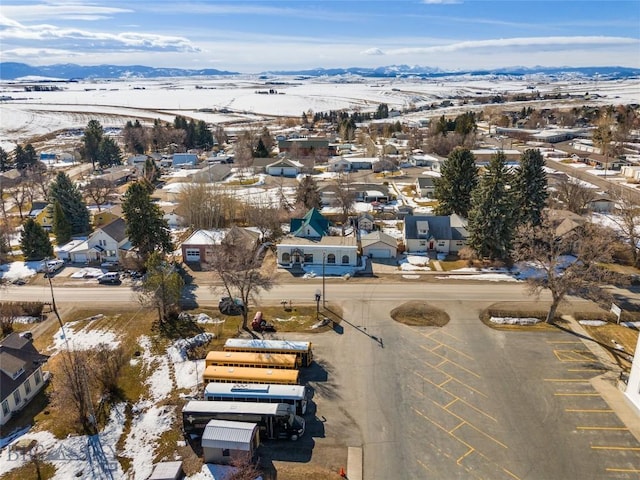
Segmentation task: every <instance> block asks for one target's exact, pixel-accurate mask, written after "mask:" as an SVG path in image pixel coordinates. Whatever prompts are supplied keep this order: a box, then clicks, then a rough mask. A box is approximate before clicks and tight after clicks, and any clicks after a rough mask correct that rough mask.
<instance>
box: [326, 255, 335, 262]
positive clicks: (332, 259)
mask: <svg viewBox="0 0 640 480" xmlns="http://www.w3.org/2000/svg"><path fill="white" fill-rule="evenodd" d="M327 263H336V256H335V255H334V254H333V253H330V254H329V255H327Z"/></svg>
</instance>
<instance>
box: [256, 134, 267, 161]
mask: <svg viewBox="0 0 640 480" xmlns="http://www.w3.org/2000/svg"><path fill="white" fill-rule="evenodd" d="M253 156H254V157H256V158H269V150H267V147H266V146H265V145H264V142H263V141H262V138H259V139H258V146H257V147H256V149H255V150H254V152H253Z"/></svg>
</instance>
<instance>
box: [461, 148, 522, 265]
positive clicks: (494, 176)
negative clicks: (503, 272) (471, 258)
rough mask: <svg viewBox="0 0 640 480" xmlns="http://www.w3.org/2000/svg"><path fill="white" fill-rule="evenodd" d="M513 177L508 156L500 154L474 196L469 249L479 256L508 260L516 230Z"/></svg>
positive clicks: (495, 157)
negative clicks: (511, 188) (509, 168)
mask: <svg viewBox="0 0 640 480" xmlns="http://www.w3.org/2000/svg"><path fill="white" fill-rule="evenodd" d="M510 183H511V174H510V173H509V171H508V169H507V166H506V157H505V156H504V153H503V152H498V153H496V154H495V155H493V157H491V160H490V161H489V165H488V167H487V171H486V173H485V174H484V175H483V176H482V178H481V179H480V183H479V184H478V186H477V187H476V189H475V190H474V191H473V193H472V196H471V211H470V212H469V226H468V229H469V246H470V247H471V248H472V249H473V250H475V251H476V253H477V254H478V256H479V257H481V258H488V259H490V260H507V259H508V258H509V253H510V251H511V241H512V238H513V234H514V230H515V222H514V212H513V201H512V193H511V191H510V189H509V187H510Z"/></svg>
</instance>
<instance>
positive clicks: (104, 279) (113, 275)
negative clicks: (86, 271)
mask: <svg viewBox="0 0 640 480" xmlns="http://www.w3.org/2000/svg"><path fill="white" fill-rule="evenodd" d="M98 283H99V284H101V285H120V284H121V283H122V280H120V274H119V273H118V272H109V273H105V274H104V275H100V276H99V277H98Z"/></svg>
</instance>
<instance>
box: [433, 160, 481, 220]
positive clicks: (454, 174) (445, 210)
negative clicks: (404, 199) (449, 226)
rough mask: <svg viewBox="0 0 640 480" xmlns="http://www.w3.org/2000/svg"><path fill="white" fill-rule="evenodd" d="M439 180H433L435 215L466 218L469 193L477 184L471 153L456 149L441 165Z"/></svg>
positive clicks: (468, 206) (476, 169)
mask: <svg viewBox="0 0 640 480" xmlns="http://www.w3.org/2000/svg"><path fill="white" fill-rule="evenodd" d="M440 173H441V176H440V178H436V179H434V184H435V192H434V196H435V198H436V199H437V200H438V206H437V207H436V209H435V213H436V215H451V214H452V213H456V214H458V215H460V216H461V217H464V218H467V217H468V216H469V210H471V192H472V191H473V190H474V189H475V188H476V186H477V184H478V168H477V167H476V163H475V158H474V156H473V153H471V151H470V150H468V149H466V148H457V149H455V150H454V151H453V152H451V153H450V154H449V157H448V158H447V159H446V160H445V161H444V162H443V163H442V166H441V168H440Z"/></svg>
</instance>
